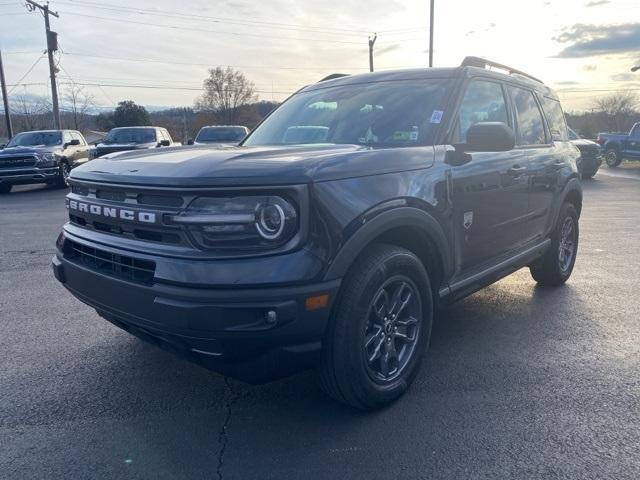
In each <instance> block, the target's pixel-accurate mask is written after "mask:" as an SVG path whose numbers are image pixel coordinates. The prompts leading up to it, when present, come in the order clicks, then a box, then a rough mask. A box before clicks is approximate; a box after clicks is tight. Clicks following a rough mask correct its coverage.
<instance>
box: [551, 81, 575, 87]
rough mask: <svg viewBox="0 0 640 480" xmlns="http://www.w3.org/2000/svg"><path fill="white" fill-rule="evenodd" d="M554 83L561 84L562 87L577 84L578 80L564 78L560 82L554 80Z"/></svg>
mask: <svg viewBox="0 0 640 480" xmlns="http://www.w3.org/2000/svg"><path fill="white" fill-rule="evenodd" d="M555 84H556V85H561V86H563V87H566V86H571V85H579V84H580V82H576V81H574V80H565V81H562V82H555Z"/></svg>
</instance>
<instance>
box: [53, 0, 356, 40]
mask: <svg viewBox="0 0 640 480" xmlns="http://www.w3.org/2000/svg"><path fill="white" fill-rule="evenodd" d="M56 1H57V3H60V4H65V5H73V6H75V7H78V6H80V7H84V8H92V9H93V8H95V9H99V10H106V11H112V12H125V13H131V14H135V15H151V16H156V17H162V18H179V19H183V20H194V21H199V22H212V21H213V22H224V23H228V24H235V25H245V26H251V27H264V28H278V29H280V30H282V29H288V30H296V31H306V32H314V33H326V34H331V35H346V36H360V35H362V34H363V33H364V31H362V30H361V31H358V30H355V29H342V28H327V27H316V26H309V25H300V24H290V23H289V24H287V23H280V22H265V21H258V20H247V19H234V18H229V17H212V16H207V15H194V14H188V13H180V12H176V11H167V10H151V9H145V8H138V7H126V6H115V5H109V6H105V5H104V4H99V3H95V2H84V1H65V0H56ZM354 32H358V33H354Z"/></svg>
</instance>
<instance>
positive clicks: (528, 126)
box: [509, 86, 547, 146]
mask: <svg viewBox="0 0 640 480" xmlns="http://www.w3.org/2000/svg"><path fill="white" fill-rule="evenodd" d="M509 91H510V93H511V98H513V103H514V105H515V109H516V118H517V120H518V137H517V142H516V143H517V144H518V145H520V146H522V145H544V144H546V143H547V139H546V135H545V133H544V122H543V121H542V115H541V114H540V109H539V108H538V104H537V103H536V99H535V98H534V96H533V92H532V91H530V90H525V89H524V88H518V87H513V86H509Z"/></svg>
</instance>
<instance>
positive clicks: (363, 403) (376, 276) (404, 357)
mask: <svg viewBox="0 0 640 480" xmlns="http://www.w3.org/2000/svg"><path fill="white" fill-rule="evenodd" d="M432 320H433V299H432V295H431V284H430V282H429V276H428V274H427V272H426V270H425V268H424V266H423V265H422V262H420V260H419V259H418V258H417V257H416V256H415V255H414V254H413V253H412V252H410V251H408V250H405V249H403V248H400V247H396V246H392V245H383V244H379V245H373V246H372V247H370V248H369V249H368V250H366V251H365V252H364V253H363V255H362V256H361V257H360V260H358V262H357V263H356V264H355V266H354V267H353V268H352V269H351V271H350V272H349V274H348V275H347V277H346V278H345V282H344V284H343V287H342V290H341V298H340V299H339V301H338V304H337V305H336V310H335V312H334V315H333V318H332V320H331V322H330V324H329V327H328V329H327V334H326V337H325V340H324V342H323V358H322V363H321V367H320V383H321V386H322V388H323V389H324V390H325V392H327V393H328V394H329V395H330V396H332V397H333V398H335V399H336V400H338V401H340V402H342V403H345V404H347V405H350V406H352V407H355V408H358V409H361V410H372V409H376V408H380V407H382V406H384V405H386V404H388V403H390V402H392V401H393V400H395V399H397V398H398V397H399V396H400V395H402V394H403V393H404V392H405V391H406V389H407V388H408V386H409V385H410V383H411V381H412V380H413V378H414V377H415V375H416V373H417V371H418V367H419V364H420V358H421V357H422V354H423V353H424V351H425V349H426V347H427V345H428V343H429V336H430V334H431V324H432Z"/></svg>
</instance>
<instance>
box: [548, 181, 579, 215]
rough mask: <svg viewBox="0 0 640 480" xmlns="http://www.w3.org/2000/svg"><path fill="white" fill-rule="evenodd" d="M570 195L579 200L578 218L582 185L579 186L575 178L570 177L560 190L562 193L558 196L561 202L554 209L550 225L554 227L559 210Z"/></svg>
mask: <svg viewBox="0 0 640 480" xmlns="http://www.w3.org/2000/svg"><path fill="white" fill-rule="evenodd" d="M572 193H575V194H576V195H577V196H578V198H580V208H579V209H578V217H579V216H580V214H581V213H582V185H580V180H578V178H577V177H572V178H570V179H569V181H568V182H567V184H566V185H565V186H564V188H563V189H562V193H561V194H560V195H559V197H560V198H561V199H562V201H561V202H558V203H557V204H556V206H555V207H554V208H555V210H554V212H553V223H552V224H551V225H555V224H556V222H557V221H558V215H560V208H561V207H562V205H564V203H565V202H566V201H567V198H568V197H569V195H571V194H572ZM552 228H553V227H552Z"/></svg>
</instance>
